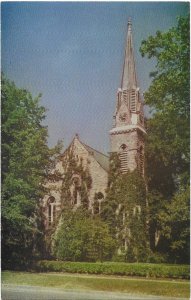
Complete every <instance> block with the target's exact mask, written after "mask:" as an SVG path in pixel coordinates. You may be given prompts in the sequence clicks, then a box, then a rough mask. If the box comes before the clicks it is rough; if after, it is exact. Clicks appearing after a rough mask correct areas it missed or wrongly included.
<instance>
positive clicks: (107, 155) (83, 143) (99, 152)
mask: <svg viewBox="0 0 191 300" xmlns="http://www.w3.org/2000/svg"><path fill="white" fill-rule="evenodd" d="M80 142H81V143H82V144H83V145H84V146H85V147H89V148H91V149H92V150H94V151H96V152H98V153H100V154H102V155H104V156H105V157H107V158H109V156H108V155H106V154H104V153H103V152H101V151H99V150H96V149H94V148H93V147H91V146H89V145H87V144H85V143H83V142H82V141H80Z"/></svg>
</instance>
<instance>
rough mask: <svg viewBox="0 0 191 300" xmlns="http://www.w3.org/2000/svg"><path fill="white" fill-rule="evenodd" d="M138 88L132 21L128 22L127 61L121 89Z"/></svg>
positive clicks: (125, 60) (125, 61) (124, 66)
mask: <svg viewBox="0 0 191 300" xmlns="http://www.w3.org/2000/svg"><path fill="white" fill-rule="evenodd" d="M136 87H137V77H136V69H135V59H134V51H133V37H132V24H131V19H130V18H129V21H128V30H127V43H126V49H125V59H124V65H123V72H122V78H121V89H130V88H136Z"/></svg>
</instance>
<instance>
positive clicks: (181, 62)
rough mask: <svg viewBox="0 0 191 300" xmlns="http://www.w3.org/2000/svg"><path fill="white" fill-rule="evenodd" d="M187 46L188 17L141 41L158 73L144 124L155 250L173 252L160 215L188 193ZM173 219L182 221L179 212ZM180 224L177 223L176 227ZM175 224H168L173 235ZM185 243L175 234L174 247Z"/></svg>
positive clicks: (147, 100)
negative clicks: (149, 113) (150, 114)
mask: <svg viewBox="0 0 191 300" xmlns="http://www.w3.org/2000/svg"><path fill="white" fill-rule="evenodd" d="M189 42H190V41H189V17H188V16H187V17H180V18H179V19H178V25H177V26H176V27H173V28H171V29H170V30H169V31H167V32H164V33H162V32H160V31H157V32H156V35H155V36H154V37H153V36H150V37H149V38H148V39H147V40H146V41H143V42H142V45H141V48H140V51H141V53H142V56H147V57H148V58H155V59H156V69H155V70H154V72H152V73H151V74H150V75H151V77H152V78H153V81H152V83H151V85H150V87H149V89H148V91H147V92H146V93H145V103H146V104H147V105H149V106H150V107H151V108H152V112H153V115H152V117H151V118H150V119H149V120H147V122H146V124H147V132H148V138H147V140H146V161H147V163H146V166H147V167H146V174H147V184H148V191H149V197H148V198H149V204H150V205H149V215H150V234H151V235H150V236H151V247H152V249H153V250H155V251H157V250H160V251H162V252H163V253H167V252H169V253H171V254H172V252H171V250H172V247H173V246H172V245H174V243H173V239H174V238H175V237H173V235H171V237H170V238H168V237H167V235H166V234H165V227H166V225H165V224H166V223H165V222H164V219H163V217H164V216H165V217H166V218H167V216H168V214H169V213H170V211H171V210H173V207H174V203H175V199H179V201H176V205H177V210H178V211H181V207H182V205H183V206H184V199H185V197H183V196H180V195H182V192H181V191H182V190H186V189H187V186H188V184H189V154H190V151H189V137H190V133H189V104H190V95H189V92H190V87H189V83H190V80H189V78H190V77H189V76H190V65H189V62H190V59H189V57H190V46H189ZM167 212H168V213H167ZM182 212H183V213H184V215H183V216H182V217H183V218H185V219H186V218H187V216H186V215H185V213H186V210H183V211H182ZM176 216H177V217H180V215H179V214H177V215H176ZM167 219H168V218H167ZM162 220H163V221H162ZM171 221H172V220H171ZM178 222H179V220H178V219H177V222H176V224H178ZM173 224H174V223H173V222H170V221H168V226H172V228H171V230H172V231H173V226H174V225H173ZM182 226H185V228H184V229H183V228H182ZM181 228H182V230H183V231H186V232H187V230H188V223H186V222H184V223H183V224H182V225H181ZM156 236H157V241H156V239H155V238H156ZM178 239H179V241H178ZM156 242H157V243H156ZM187 242H188V240H187V238H186V235H179V236H178V235H177V236H176V245H177V244H179V243H180V244H181V245H187ZM185 249H187V246H185ZM183 253H184V251H182V255H183ZM187 257H188V256H187ZM179 261H180V259H179Z"/></svg>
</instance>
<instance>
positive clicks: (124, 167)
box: [119, 144, 128, 174]
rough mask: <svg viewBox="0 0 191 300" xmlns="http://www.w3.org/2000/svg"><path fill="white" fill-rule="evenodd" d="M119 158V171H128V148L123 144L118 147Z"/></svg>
mask: <svg viewBox="0 0 191 300" xmlns="http://www.w3.org/2000/svg"><path fill="white" fill-rule="evenodd" d="M119 159H120V162H121V172H122V174H124V173H126V172H127V171H128V150H127V146H126V145H125V144H123V145H121V147H120V153H119Z"/></svg>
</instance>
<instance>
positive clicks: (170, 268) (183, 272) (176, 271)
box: [35, 260, 190, 279]
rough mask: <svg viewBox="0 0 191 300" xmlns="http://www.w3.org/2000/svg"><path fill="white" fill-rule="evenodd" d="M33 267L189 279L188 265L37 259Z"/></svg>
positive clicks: (49, 269) (56, 270)
mask: <svg viewBox="0 0 191 300" xmlns="http://www.w3.org/2000/svg"><path fill="white" fill-rule="evenodd" d="M35 269H36V270H37V271H40V272H69V273H87V274H105V275H120V276H123V275H125V276H142V277H151V278H179V279H189V278H190V277H189V276H190V271H189V265H165V264H148V263H122V262H121V263H120V262H119V263H117V262H104V263H88V262H83V263H82V262H64V261H47V260H43V261H39V262H37V263H36V265H35Z"/></svg>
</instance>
